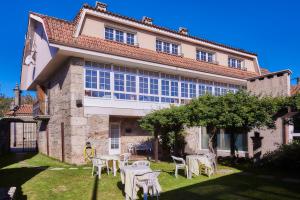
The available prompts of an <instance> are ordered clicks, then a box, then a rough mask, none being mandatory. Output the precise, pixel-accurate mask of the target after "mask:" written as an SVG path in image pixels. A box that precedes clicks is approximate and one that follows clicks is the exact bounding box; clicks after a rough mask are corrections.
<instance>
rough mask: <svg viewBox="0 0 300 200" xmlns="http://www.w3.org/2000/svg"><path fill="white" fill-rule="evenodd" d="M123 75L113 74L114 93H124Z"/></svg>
mask: <svg viewBox="0 0 300 200" xmlns="http://www.w3.org/2000/svg"><path fill="white" fill-rule="evenodd" d="M124 80H125V78H124V74H119V73H115V91H120V92H124V91H125V90H124V86H125V82H124Z"/></svg>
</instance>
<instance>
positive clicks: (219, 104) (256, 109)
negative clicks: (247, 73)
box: [187, 90, 285, 156]
mask: <svg viewBox="0 0 300 200" xmlns="http://www.w3.org/2000/svg"><path fill="white" fill-rule="evenodd" d="M284 102H285V101H284V98H272V97H262V98H261V97H258V96H254V95H251V94H250V93H248V92H246V91H243V90H241V91H239V92H237V93H236V94H233V93H228V94H226V95H224V96H211V95H205V96H202V97H199V98H198V99H195V100H193V101H192V102H191V103H190V104H189V105H187V107H188V109H187V110H188V113H189V114H188V116H189V117H188V119H189V122H190V123H189V126H205V127H207V130H208V134H209V150H210V151H211V152H212V153H214V154H216V142H215V140H216V134H217V133H218V130H220V129H224V130H226V131H228V132H229V133H231V155H232V156H234V155H235V150H236V149H237V148H236V146H235V142H236V133H240V134H247V133H248V132H249V131H251V130H253V129H255V128H262V127H268V128H275V119H276V118H275V117H274V116H275V114H276V113H277V112H278V111H279V110H280V108H281V106H282V105H284Z"/></svg>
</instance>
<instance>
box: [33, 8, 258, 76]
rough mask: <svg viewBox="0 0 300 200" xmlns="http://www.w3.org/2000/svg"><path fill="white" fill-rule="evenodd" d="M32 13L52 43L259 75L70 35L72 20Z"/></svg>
mask: <svg viewBox="0 0 300 200" xmlns="http://www.w3.org/2000/svg"><path fill="white" fill-rule="evenodd" d="M32 14H35V15H38V16H39V17H41V18H42V19H43V20H44V22H45V26H46V28H45V29H46V32H47V35H48V39H49V41H50V42H52V43H55V44H61V45H65V46H69V47H76V48H81V49H85V50H92V51H96V52H100V53H106V54H111V55H116V56H121V57H127V58H132V59H138V60H142V61H148V62H153V63H159V64H164V65H170V66H174V67H179V68H184V69H189V70H196V71H200V72H205V73H212V74H217V75H222V76H228V77H233V78H239V79H247V78H250V77H255V76H257V75H259V74H258V73H255V72H249V71H243V70H238V69H233V68H229V67H226V66H221V65H217V64H212V63H207V62H202V61H197V60H194V59H190V58H185V57H181V56H174V55H170V54H165V53H159V52H156V51H152V50H149V49H145V48H140V47H136V46H131V45H127V44H123V43H118V42H114V41H108V40H104V39H101V38H98V37H90V36H86V35H80V36H79V37H74V35H73V33H74V31H75V28H76V23H77V22H76V21H75V22H69V21H65V20H61V19H57V18H53V17H49V16H45V15H41V14H37V13H32ZM77 20H78V19H77Z"/></svg>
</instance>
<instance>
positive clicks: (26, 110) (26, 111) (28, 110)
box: [6, 104, 32, 116]
mask: <svg viewBox="0 0 300 200" xmlns="http://www.w3.org/2000/svg"><path fill="white" fill-rule="evenodd" d="M6 115H8V116H12V115H15V116H24V115H26V116H30V115H32V105H31V104H23V105H21V106H20V107H19V108H18V109H17V110H16V111H15V112H14V111H12V110H11V111H9V112H8V113H6Z"/></svg>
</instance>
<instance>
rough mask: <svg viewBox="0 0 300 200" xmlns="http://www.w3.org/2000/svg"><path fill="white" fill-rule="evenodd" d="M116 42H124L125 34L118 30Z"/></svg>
mask: <svg viewBox="0 0 300 200" xmlns="http://www.w3.org/2000/svg"><path fill="white" fill-rule="evenodd" d="M116 41H117V42H124V32H123V31H118V30H116Z"/></svg>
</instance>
